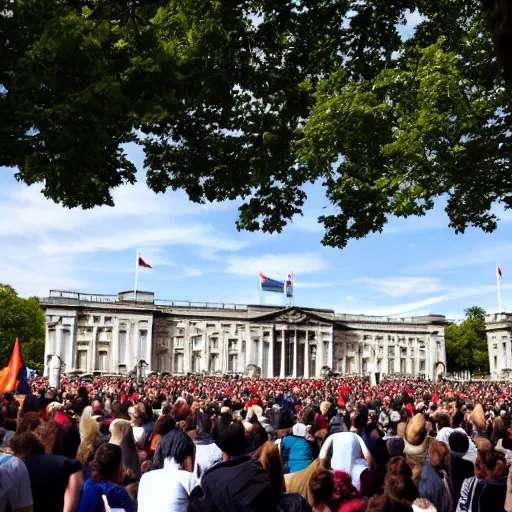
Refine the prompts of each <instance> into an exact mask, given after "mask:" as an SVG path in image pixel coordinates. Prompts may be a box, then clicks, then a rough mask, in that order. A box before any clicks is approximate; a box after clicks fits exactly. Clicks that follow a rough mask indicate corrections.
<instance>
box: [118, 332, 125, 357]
mask: <svg viewBox="0 0 512 512" xmlns="http://www.w3.org/2000/svg"><path fill="white" fill-rule="evenodd" d="M119 364H126V330H124V329H123V330H122V331H119Z"/></svg>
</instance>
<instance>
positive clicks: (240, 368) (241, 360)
mask: <svg viewBox="0 0 512 512" xmlns="http://www.w3.org/2000/svg"><path fill="white" fill-rule="evenodd" d="M243 338H244V337H243V336H242V334H241V331H240V330H238V339H237V341H236V342H237V344H238V361H237V371H238V372H244V373H245V361H244V353H243V351H242V345H243ZM246 348H247V344H246Z"/></svg>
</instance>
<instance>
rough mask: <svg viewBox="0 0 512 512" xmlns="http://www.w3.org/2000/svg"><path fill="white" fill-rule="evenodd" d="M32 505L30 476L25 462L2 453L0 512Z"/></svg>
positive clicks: (0, 455) (0, 466)
mask: <svg viewBox="0 0 512 512" xmlns="http://www.w3.org/2000/svg"><path fill="white" fill-rule="evenodd" d="M30 505H32V489H31V487H30V476H29V474H28V471H27V467H26V466H25V464H24V462H23V461H22V460H21V459H18V458H17V457H13V456H12V455H7V454H6V453H0V512H5V511H6V510H7V509H8V506H9V507H10V508H9V510H17V509H19V508H24V507H28V506H30Z"/></svg>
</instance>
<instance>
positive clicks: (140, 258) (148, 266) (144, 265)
mask: <svg viewBox="0 0 512 512" xmlns="http://www.w3.org/2000/svg"><path fill="white" fill-rule="evenodd" d="M139 267H146V268H153V267H152V266H151V265H150V264H149V263H146V262H145V261H144V260H143V259H142V256H141V255H140V254H139Z"/></svg>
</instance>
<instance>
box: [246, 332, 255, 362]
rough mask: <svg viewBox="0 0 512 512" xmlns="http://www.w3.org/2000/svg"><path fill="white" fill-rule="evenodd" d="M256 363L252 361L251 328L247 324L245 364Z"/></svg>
mask: <svg viewBox="0 0 512 512" xmlns="http://www.w3.org/2000/svg"><path fill="white" fill-rule="evenodd" d="M255 363H256V361H253V360H252V338H251V327H250V325H249V324H246V326H245V364H246V365H249V364H255Z"/></svg>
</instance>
